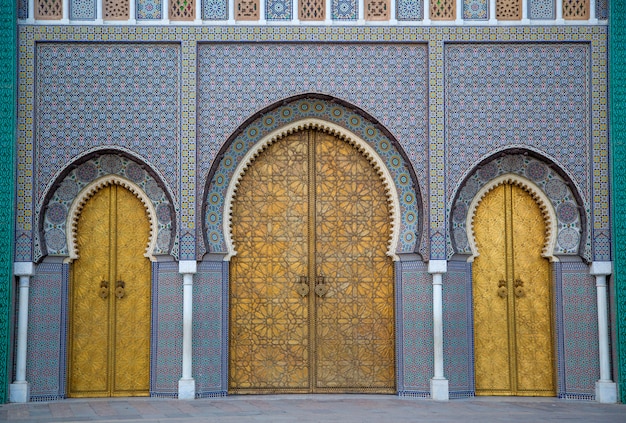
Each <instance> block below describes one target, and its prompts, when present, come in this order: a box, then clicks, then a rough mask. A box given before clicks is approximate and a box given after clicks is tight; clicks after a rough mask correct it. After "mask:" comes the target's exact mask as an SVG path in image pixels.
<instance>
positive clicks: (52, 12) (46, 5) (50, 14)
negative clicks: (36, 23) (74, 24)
mask: <svg viewBox="0 0 626 423" xmlns="http://www.w3.org/2000/svg"><path fill="white" fill-rule="evenodd" d="M36 1H37V2H36V5H35V19H61V18H63V0H36Z"/></svg>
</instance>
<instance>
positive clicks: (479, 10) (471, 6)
mask: <svg viewBox="0 0 626 423" xmlns="http://www.w3.org/2000/svg"><path fill="white" fill-rule="evenodd" d="M488 3H489V2H488V1H487V0H463V19H489V5H488Z"/></svg>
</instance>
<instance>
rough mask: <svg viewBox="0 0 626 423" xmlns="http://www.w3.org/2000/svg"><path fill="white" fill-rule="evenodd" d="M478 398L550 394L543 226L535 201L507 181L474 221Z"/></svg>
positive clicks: (547, 277)
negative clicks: (476, 250) (476, 251)
mask: <svg viewBox="0 0 626 423" xmlns="http://www.w3.org/2000/svg"><path fill="white" fill-rule="evenodd" d="M474 231H475V236H476V244H477V247H478V252H479V256H478V257H477V258H476V260H475V261H474V264H473V296H474V331H475V332H474V336H475V370H476V394H477V395H524V396H553V395H555V371H554V368H555V358H554V345H553V344H554V343H553V323H552V322H553V318H552V314H553V312H552V301H553V300H552V289H551V278H550V263H549V262H548V260H547V259H545V258H543V257H542V256H541V253H542V249H543V246H544V243H545V236H546V224H545V220H544V218H543V216H542V213H541V210H540V209H539V206H538V205H537V203H536V202H535V200H534V199H533V198H532V197H531V196H530V194H528V193H527V192H526V191H524V190H523V189H522V188H520V187H518V186H515V185H512V184H505V185H501V186H499V187H497V188H495V189H494V190H493V191H491V192H490V193H488V194H487V195H486V196H485V198H484V199H483V200H482V201H481V203H480V205H479V206H478V209H477V210H476V216H475V218H474Z"/></svg>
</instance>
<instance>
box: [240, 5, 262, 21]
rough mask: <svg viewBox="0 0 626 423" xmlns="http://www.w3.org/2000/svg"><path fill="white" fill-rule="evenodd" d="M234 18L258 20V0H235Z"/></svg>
mask: <svg viewBox="0 0 626 423" xmlns="http://www.w3.org/2000/svg"><path fill="white" fill-rule="evenodd" d="M235 19H237V20H238V21H257V20H259V0H236V1H235Z"/></svg>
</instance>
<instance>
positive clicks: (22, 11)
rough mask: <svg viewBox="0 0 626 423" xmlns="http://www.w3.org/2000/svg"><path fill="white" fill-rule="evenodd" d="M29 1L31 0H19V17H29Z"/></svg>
mask: <svg viewBox="0 0 626 423" xmlns="http://www.w3.org/2000/svg"><path fill="white" fill-rule="evenodd" d="M28 1H29V0H17V18H18V19H28Z"/></svg>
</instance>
